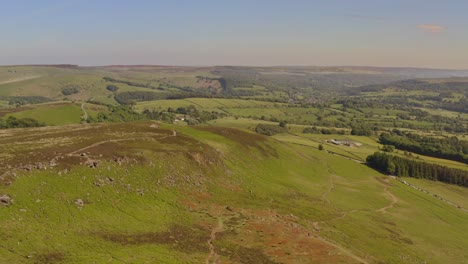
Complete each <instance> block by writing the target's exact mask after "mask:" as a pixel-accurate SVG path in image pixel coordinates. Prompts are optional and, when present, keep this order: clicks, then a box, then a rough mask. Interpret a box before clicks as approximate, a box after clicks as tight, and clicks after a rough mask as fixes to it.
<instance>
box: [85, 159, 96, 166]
mask: <svg viewBox="0 0 468 264" xmlns="http://www.w3.org/2000/svg"><path fill="white" fill-rule="evenodd" d="M85 165H86V166H88V167H90V168H97V167H98V165H99V160H93V159H88V160H86V162H85Z"/></svg>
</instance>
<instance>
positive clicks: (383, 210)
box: [376, 179, 398, 213]
mask: <svg viewBox="0 0 468 264" xmlns="http://www.w3.org/2000/svg"><path fill="white" fill-rule="evenodd" d="M385 181H386V182H387V183H388V182H389V179H385ZM384 192H385V193H386V194H387V195H388V196H389V197H390V198H391V199H392V201H391V202H390V204H389V205H387V206H385V207H382V208H380V209H377V210H376V212H382V213H386V212H387V210H388V209H390V208H393V207H394V206H395V204H396V203H397V202H398V198H397V197H396V196H395V195H393V193H391V192H390V191H389V190H388V186H385V189H384Z"/></svg>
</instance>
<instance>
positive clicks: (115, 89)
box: [106, 84, 119, 92]
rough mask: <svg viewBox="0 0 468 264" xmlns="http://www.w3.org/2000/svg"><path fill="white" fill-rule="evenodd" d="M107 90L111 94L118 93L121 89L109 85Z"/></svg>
mask: <svg viewBox="0 0 468 264" xmlns="http://www.w3.org/2000/svg"><path fill="white" fill-rule="evenodd" d="M106 89H107V90H108V91H111V92H117V91H118V90H119V87H117V86H116V85H113V84H109V85H107V87H106Z"/></svg>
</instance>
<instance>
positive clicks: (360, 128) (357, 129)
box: [351, 125, 373, 136]
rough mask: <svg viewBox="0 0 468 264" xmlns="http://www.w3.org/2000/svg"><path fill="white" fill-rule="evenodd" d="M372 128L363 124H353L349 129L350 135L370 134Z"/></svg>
mask: <svg viewBox="0 0 468 264" xmlns="http://www.w3.org/2000/svg"><path fill="white" fill-rule="evenodd" d="M372 133H373V130H372V129H371V128H369V127H367V126H364V125H357V126H353V127H352V129H351V135H354V136H371V135H372Z"/></svg>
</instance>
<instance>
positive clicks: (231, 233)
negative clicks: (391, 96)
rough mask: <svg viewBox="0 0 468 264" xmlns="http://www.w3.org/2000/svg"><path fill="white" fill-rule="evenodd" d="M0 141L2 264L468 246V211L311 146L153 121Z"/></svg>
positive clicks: (292, 256)
mask: <svg viewBox="0 0 468 264" xmlns="http://www.w3.org/2000/svg"><path fill="white" fill-rule="evenodd" d="M0 144H1V146H2V147H3V151H2V154H1V156H0V164H1V166H0V175H1V183H2V185H1V187H0V195H1V196H3V197H8V198H9V199H7V200H8V201H6V200H5V198H2V199H3V201H5V202H3V205H2V206H0V237H1V238H2V244H1V246H0V262H2V263H89V262H97V263H101V262H112V263H155V262H157V263H211V262H215V261H220V262H221V263H225V262H230V263H424V262H430V263H447V262H448V263H461V262H463V261H464V260H465V259H467V258H468V255H467V254H466V250H465V249H466V248H467V247H468V244H467V240H466V237H465V234H466V233H468V215H467V212H466V211H463V210H462V209H460V208H456V207H454V206H453V205H450V204H448V203H445V202H443V201H441V200H439V199H437V198H436V197H434V196H432V195H428V194H426V193H424V192H421V191H419V190H416V189H413V188H411V187H409V186H407V185H404V184H402V183H401V182H399V181H397V180H395V179H393V178H390V177H387V176H384V175H381V174H379V173H377V172H376V171H374V170H372V169H370V168H368V167H367V166H366V165H364V164H360V163H358V162H355V161H352V160H349V159H347V158H344V157H340V156H337V155H332V154H329V153H326V152H323V151H318V150H317V149H315V148H312V147H308V146H301V145H298V144H291V143H287V142H280V141H277V140H274V139H272V138H268V137H264V136H261V135H257V134H253V133H249V132H244V131H241V130H236V129H231V128H223V127H213V126H197V127H186V126H185V127H180V126H172V125H163V124H159V123H155V122H137V123H122V124H93V125H81V126H66V127H46V128H34V129H21V130H18V129H11V130H0ZM415 184H416V183H415ZM438 188H440V187H438ZM433 191H435V192H436V191H437V190H436V189H434V190H433ZM451 192H456V193H453V194H451ZM443 194H445V195H447V196H449V197H450V198H453V199H455V198H456V199H460V198H459V197H460V195H462V196H465V197H466V189H459V188H456V189H450V188H447V189H444V191H443V192H440V195H443Z"/></svg>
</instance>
